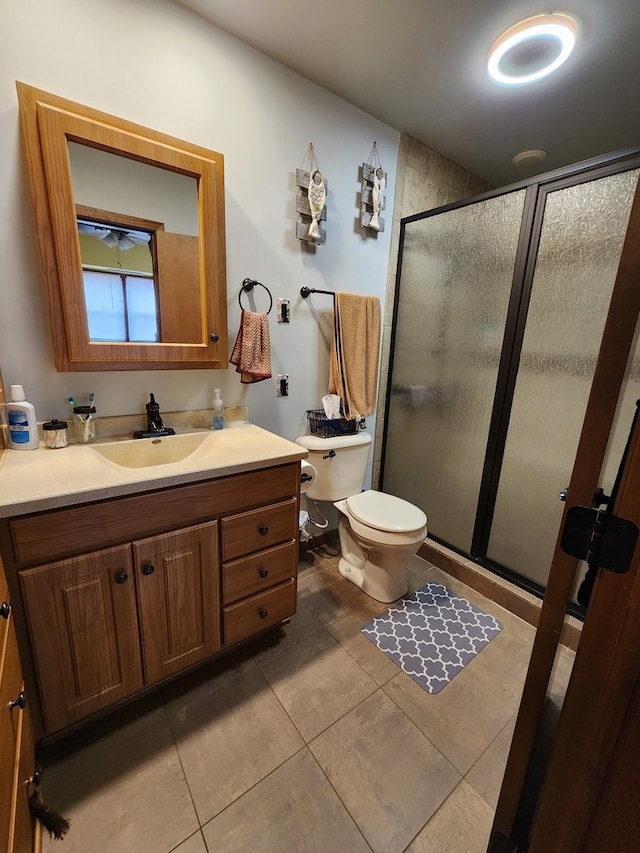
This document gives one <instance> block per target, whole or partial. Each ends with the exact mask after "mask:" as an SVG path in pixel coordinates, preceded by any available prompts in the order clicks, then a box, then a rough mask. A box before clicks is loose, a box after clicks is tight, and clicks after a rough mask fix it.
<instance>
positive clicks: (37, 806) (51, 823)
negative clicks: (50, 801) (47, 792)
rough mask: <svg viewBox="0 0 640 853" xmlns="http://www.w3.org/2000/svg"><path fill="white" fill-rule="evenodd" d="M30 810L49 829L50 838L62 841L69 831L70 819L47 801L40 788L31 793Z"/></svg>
mask: <svg viewBox="0 0 640 853" xmlns="http://www.w3.org/2000/svg"><path fill="white" fill-rule="evenodd" d="M29 811H30V812H31V816H32V817H33V818H34V819H35V820H37V821H39V823H41V824H42V826H43V827H44V828H45V829H46V830H47V832H48V833H49V837H50V838H55V839H56V840H57V841H61V840H62V839H63V838H64V837H65V835H66V834H67V832H68V831H69V821H68V820H67V819H66V817H62V815H59V814H58V813H57V812H54V810H53V809H52V808H50V806H48V805H47V804H46V803H45V801H44V800H43V799H42V794H41V793H40V791H39V789H38V788H35V789H34V791H33V792H32V793H31V794H29Z"/></svg>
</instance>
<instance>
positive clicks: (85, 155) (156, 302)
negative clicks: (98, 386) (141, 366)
mask: <svg viewBox="0 0 640 853" xmlns="http://www.w3.org/2000/svg"><path fill="white" fill-rule="evenodd" d="M68 146H69V161H70V164H71V180H72V185H73V195H74V199H75V203H76V213H77V221H78V232H79V234H80V255H81V260H82V271H83V274H82V277H83V283H84V296H85V306H86V312H87V325H88V332H87V334H88V339H89V340H90V341H141V342H147V343H157V342H159V341H164V342H167V343H172V342H180V341H186V342H188V343H196V342H197V341H198V340H199V336H200V334H201V329H202V314H201V304H200V299H199V291H200V287H199V276H200V268H199V259H198V185H197V182H196V180H195V178H192V177H191V176H189V175H181V174H178V173H177V172H173V171H170V170H168V169H163V168H161V167H159V166H153V165H150V164H148V163H142V162H140V161H138V160H132V159H131V158H129V157H124V156H122V155H119V154H113V153H111V152H109V151H101V150H100V149H98V148H93V147H92V146H89V145H82V144H80V143H78V142H74V141H71V140H70V141H69V143H68ZM92 227H93V228H94V229H96V228H99V229H102V231H103V232H104V233H102V234H99V233H92V232H91V228H92ZM140 229H142V230H140ZM158 231H162V232H163V234H162V236H161V237H160V238H157V232H158ZM101 244H102V245H101ZM123 252H127V254H126V256H123V254H122V253H123ZM178 293H179V294H180V303H181V309H180V312H179V314H178V315H177V316H176V313H175V312H176V308H175V305H176V294H178Z"/></svg>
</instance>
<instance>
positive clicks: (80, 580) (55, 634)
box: [20, 545, 142, 732]
mask: <svg viewBox="0 0 640 853" xmlns="http://www.w3.org/2000/svg"><path fill="white" fill-rule="evenodd" d="M20 583H21V585H22V591H23V596H24V600H25V605H26V608H27V613H28V618H29V627H30V630H31V641H32V645H33V652H34V658H35V663H36V669H37V673H38V680H39V682H40V696H41V698H42V705H43V712H44V717H45V723H46V728H47V732H54V731H57V730H58V729H61V728H64V727H65V726H68V725H69V724H70V723H73V722H75V721H76V720H80V719H82V718H83V717H86V716H88V715H89V714H92V713H94V712H96V711H98V710H100V709H101V708H106V707H107V706H109V705H113V703H114V702H118V701H119V700H120V699H123V698H125V697H126V696H129V695H130V694H131V693H134V692H135V691H136V690H139V689H140V688H141V687H142V667H141V662H140V641H139V636H138V620H137V616H136V602H135V585H134V583H133V578H132V567H131V550H130V547H129V546H128V545H121V546H118V547H116V548H107V549H105V550H104V551H95V552H94V553H92V554H85V555H83V556H81V557H74V558H71V559H68V560H60V561H59V562H57V563H49V564H48V565H45V566H39V567H38V568H35V569H28V570H26V571H23V572H20Z"/></svg>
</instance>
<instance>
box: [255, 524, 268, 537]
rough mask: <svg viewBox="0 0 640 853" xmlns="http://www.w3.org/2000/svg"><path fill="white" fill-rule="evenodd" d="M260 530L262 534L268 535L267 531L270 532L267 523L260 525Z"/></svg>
mask: <svg viewBox="0 0 640 853" xmlns="http://www.w3.org/2000/svg"><path fill="white" fill-rule="evenodd" d="M258 530H259V531H260V536H266V535H267V533H268V532H269V528H268V527H267V525H266V524H262V525H260V527H259V528H258Z"/></svg>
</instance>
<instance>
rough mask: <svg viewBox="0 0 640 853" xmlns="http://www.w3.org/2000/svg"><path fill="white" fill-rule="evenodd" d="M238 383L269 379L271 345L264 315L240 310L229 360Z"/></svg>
mask: <svg viewBox="0 0 640 853" xmlns="http://www.w3.org/2000/svg"><path fill="white" fill-rule="evenodd" d="M229 361H230V362H231V364H235V366H236V373H239V374H240V377H241V378H240V381H241V382H242V383H243V384H244V385H247V384H249V383H251V382H261V381H262V380H263V379H269V378H270V377H271V343H270V340H269V319H268V317H267V315H266V314H257V313H256V312H255V311H245V310H244V309H243V310H242V315H241V317H240V329H239V330H238V337H237V338H236V342H235V345H234V347H233V352H232V353H231V358H230V359H229Z"/></svg>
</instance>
